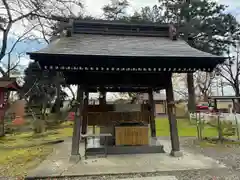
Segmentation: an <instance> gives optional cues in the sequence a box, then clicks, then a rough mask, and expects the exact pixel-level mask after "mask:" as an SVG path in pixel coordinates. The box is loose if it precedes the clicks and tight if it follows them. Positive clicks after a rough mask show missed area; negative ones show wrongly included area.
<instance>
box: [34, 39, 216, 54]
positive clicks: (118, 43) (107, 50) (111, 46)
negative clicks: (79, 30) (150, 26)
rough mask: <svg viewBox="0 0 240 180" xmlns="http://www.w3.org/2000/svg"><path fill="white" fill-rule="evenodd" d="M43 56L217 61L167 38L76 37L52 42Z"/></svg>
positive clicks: (41, 51) (179, 41)
mask: <svg viewBox="0 0 240 180" xmlns="http://www.w3.org/2000/svg"><path fill="white" fill-rule="evenodd" d="M37 53H43V54H69V55H104V56H139V57H146V56H147V57H218V56H214V55H212V54H209V53H205V52H202V51H199V50H197V49H194V48H192V47H190V46H189V45H188V44H187V43H186V42H185V41H183V40H177V41H172V40H170V39H169V38H164V37H139V36H117V35H97V34H74V35H73V36H72V37H62V38H60V39H57V40H55V41H53V42H52V43H51V44H50V45H49V46H48V47H46V48H44V49H42V50H40V51H38V52H37Z"/></svg>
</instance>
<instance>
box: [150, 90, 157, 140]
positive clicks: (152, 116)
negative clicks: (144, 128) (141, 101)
mask: <svg viewBox="0 0 240 180" xmlns="http://www.w3.org/2000/svg"><path fill="white" fill-rule="evenodd" d="M148 100H149V105H150V128H151V137H156V125H155V103H154V100H153V89H152V88H151V89H149V90H148Z"/></svg>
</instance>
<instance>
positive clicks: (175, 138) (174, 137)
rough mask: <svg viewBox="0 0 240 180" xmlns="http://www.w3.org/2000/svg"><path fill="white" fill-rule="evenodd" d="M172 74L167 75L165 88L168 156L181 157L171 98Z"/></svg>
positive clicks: (172, 98) (172, 99) (172, 97)
mask: <svg viewBox="0 0 240 180" xmlns="http://www.w3.org/2000/svg"><path fill="white" fill-rule="evenodd" d="M171 77H172V74H169V80H168V84H167V87H166V95H167V112H168V119H169V127H170V136H171V145H172V150H171V153H170V155H171V156H174V157H180V156H182V152H180V143H179V137H178V128H177V120H176V115H175V110H174V109H175V107H174V96H173V86H172V78H171Z"/></svg>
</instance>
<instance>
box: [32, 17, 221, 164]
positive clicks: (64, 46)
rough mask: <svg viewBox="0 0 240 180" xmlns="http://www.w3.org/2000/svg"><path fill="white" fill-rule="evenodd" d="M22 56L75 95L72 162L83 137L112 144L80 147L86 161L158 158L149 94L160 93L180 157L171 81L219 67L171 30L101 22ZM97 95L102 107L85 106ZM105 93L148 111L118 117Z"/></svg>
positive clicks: (75, 24)
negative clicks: (144, 98)
mask: <svg viewBox="0 0 240 180" xmlns="http://www.w3.org/2000/svg"><path fill="white" fill-rule="evenodd" d="M28 54H29V55H30V58H31V59H33V60H35V61H36V62H38V63H39V65H40V67H41V68H42V70H43V71H56V72H61V73H62V74H63V75H64V77H65V80H66V83H67V84H75V85H78V87H79V88H78V102H79V118H76V119H75V123H74V127H73V137H72V150H71V160H76V161H77V160H79V159H80V154H79V146H80V138H81V136H82V137H83V138H85V139H88V138H91V137H93V138H96V137H99V138H100V142H101V138H103V137H104V138H106V137H107V138H109V137H111V138H110V139H111V140H110V141H107V144H104V145H105V146H104V147H102V146H99V147H97V148H96V147H88V143H87V140H86V143H85V149H86V152H85V155H86V154H89V155H91V154H94V153H99V152H100V151H101V150H104V152H105V153H106V154H124V153H156V152H163V147H162V146H160V145H157V144H156V143H152V142H153V141H156V140H157V137H156V127H155V117H154V103H153V92H154V91H157V90H161V89H165V90H166V95H167V113H168V119H169V126H170V139H171V145H172V151H171V155H173V156H180V155H181V152H180V146H179V137H178V129H177V121H176V116H175V110H174V108H175V106H174V97H173V86H172V80H171V78H172V74H173V73H193V72H195V71H198V70H201V71H206V72H211V71H213V69H214V68H215V67H216V66H217V65H218V64H220V63H223V62H224V60H225V59H224V57H220V56H215V55H212V54H209V53H205V52H202V51H199V50H197V49H194V48H192V47H190V46H189V45H188V44H187V43H186V42H185V41H183V40H182V39H180V38H179V36H178V32H177V30H176V28H175V27H174V25H173V24H154V23H145V24H144V23H130V22H116V21H105V20H102V21H99V20H91V21H87V20H86V21H85V20H84V21H80V20H74V21H71V22H69V24H68V25H67V26H66V27H65V29H64V31H63V33H62V34H61V36H59V37H57V38H56V39H55V40H54V41H52V42H51V43H50V44H49V45H48V46H47V47H46V48H43V49H42V50H40V51H37V52H31V53H28ZM98 91H100V92H101V99H100V105H88V100H89V99H88V98H89V92H98ZM106 92H141V93H144V92H147V93H148V95H149V104H148V105H147V107H146V105H141V108H140V109H139V110H134V111H128V110H127V111H126V109H125V110H122V111H121V110H116V109H117V108H116V107H114V105H108V104H106V99H105V98H106ZM87 126H98V127H100V134H98V135H96V134H88V132H87ZM149 127H150V131H151V137H149V136H148V129H149ZM138 137H140V139H139V138H138ZM149 139H150V140H149ZM126 145H127V146H126Z"/></svg>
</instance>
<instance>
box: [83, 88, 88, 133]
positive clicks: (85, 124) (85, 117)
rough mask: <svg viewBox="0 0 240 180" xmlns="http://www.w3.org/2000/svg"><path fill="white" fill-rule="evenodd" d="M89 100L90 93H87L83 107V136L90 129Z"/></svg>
mask: <svg viewBox="0 0 240 180" xmlns="http://www.w3.org/2000/svg"><path fill="white" fill-rule="evenodd" d="M88 98H89V92H87V91H85V93H84V107H83V120H82V134H86V133H87V127H88Z"/></svg>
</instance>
